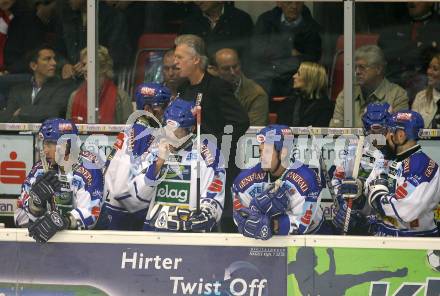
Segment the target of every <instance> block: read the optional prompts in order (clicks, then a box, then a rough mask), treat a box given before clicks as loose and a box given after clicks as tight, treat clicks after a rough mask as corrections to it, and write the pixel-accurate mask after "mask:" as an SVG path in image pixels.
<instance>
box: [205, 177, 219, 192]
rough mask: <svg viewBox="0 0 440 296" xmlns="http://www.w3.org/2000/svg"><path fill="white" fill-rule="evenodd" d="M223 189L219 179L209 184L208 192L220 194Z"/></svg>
mask: <svg viewBox="0 0 440 296" xmlns="http://www.w3.org/2000/svg"><path fill="white" fill-rule="evenodd" d="M222 189H223V182H222V180H220V179H214V180H213V181H212V182H211V184H209V187H208V190H209V191H211V192H221V191H222Z"/></svg>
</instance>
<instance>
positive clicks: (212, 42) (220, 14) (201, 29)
mask: <svg viewBox="0 0 440 296" xmlns="http://www.w3.org/2000/svg"><path fill="white" fill-rule="evenodd" d="M195 4H196V7H194V11H193V13H192V14H190V15H189V16H188V17H187V18H186V19H185V20H184V22H183V25H182V29H181V34H194V35H197V36H200V37H202V38H203V40H204V41H205V43H206V46H207V53H208V56H212V55H214V54H215V52H216V51H217V50H219V49H221V48H233V49H235V50H236V51H237V52H238V54H239V55H240V57H241V58H243V55H244V53H245V51H246V49H247V48H248V45H249V44H248V43H249V38H250V37H251V36H252V31H253V27H254V24H253V22H252V19H251V17H250V16H249V14H247V13H246V12H244V11H242V10H240V9H238V8H235V7H234V6H233V5H232V4H225V3H224V2H223V1H196V2H195Z"/></svg>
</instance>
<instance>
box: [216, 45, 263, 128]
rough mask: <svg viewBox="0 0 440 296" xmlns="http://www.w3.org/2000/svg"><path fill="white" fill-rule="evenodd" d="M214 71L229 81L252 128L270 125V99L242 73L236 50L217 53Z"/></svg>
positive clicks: (221, 50)
mask: <svg viewBox="0 0 440 296" xmlns="http://www.w3.org/2000/svg"><path fill="white" fill-rule="evenodd" d="M213 62H214V65H213V66H214V67H213V68H214V71H215V72H216V74H217V75H218V76H219V77H220V78H222V79H224V80H226V81H229V82H230V83H231V84H232V86H233V88H234V94H235V96H236V97H237V99H238V100H239V101H240V103H241V105H242V106H243V108H244V109H245V110H246V112H247V113H248V116H249V121H250V124H251V125H252V126H265V125H267V123H268V114H269V99H268V97H267V94H266V92H265V91H264V90H263V88H262V87H261V86H260V85H258V84H257V83H256V82H254V81H253V80H251V79H249V78H247V77H246V76H245V75H244V74H243V72H242V71H241V62H240V59H239V58H238V54H237V52H236V51H235V50H234V49H231V48H222V49H220V50H219V51H217V52H216V53H215V58H214V61H213Z"/></svg>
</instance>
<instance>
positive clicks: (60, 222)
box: [28, 211, 69, 243]
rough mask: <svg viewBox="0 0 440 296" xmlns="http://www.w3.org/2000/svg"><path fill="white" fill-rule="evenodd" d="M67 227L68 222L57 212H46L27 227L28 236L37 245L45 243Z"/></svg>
mask: <svg viewBox="0 0 440 296" xmlns="http://www.w3.org/2000/svg"><path fill="white" fill-rule="evenodd" d="M68 227H69V222H68V220H67V219H66V218H65V217H63V216H62V215H61V214H60V213H58V212H57V211H48V212H46V214H44V216H42V217H40V218H38V219H37V220H36V221H35V222H33V223H32V224H30V225H29V227H28V230H29V236H30V237H32V238H33V239H35V240H36V241H37V242H38V243H46V242H47V241H48V240H49V239H50V238H51V237H53V236H54V235H55V233H57V232H58V231H60V230H63V229H67V228H68Z"/></svg>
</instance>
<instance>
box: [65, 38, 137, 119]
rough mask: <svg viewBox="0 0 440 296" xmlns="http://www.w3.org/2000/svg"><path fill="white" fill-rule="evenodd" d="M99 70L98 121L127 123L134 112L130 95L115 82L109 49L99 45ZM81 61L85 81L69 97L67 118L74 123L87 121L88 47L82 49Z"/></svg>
mask: <svg viewBox="0 0 440 296" xmlns="http://www.w3.org/2000/svg"><path fill="white" fill-rule="evenodd" d="M97 60H98V70H99V74H98V76H99V79H98V83H99V98H98V101H97V102H96V104H97V106H98V107H99V111H98V118H97V119H96V122H97V123H118V124H122V123H126V122H127V119H128V117H129V116H130V114H131V113H132V112H133V105H132V104H131V100H130V98H129V95H128V94H127V93H126V92H125V91H124V90H121V89H119V88H118V87H117V86H116V85H115V84H114V82H113V80H112V79H113V61H112V58H111V57H110V54H109V52H108V49H107V48H105V47H104V46H99V48H98V52H97ZM80 61H81V65H82V73H83V75H84V78H85V80H84V82H83V83H82V84H81V85H80V86H79V88H78V89H77V90H75V91H74V92H73V93H72V94H71V96H70V99H69V104H68V108H67V114H66V118H67V119H72V121H73V122H74V123H87V77H88V76H87V48H84V49H83V50H81V53H80Z"/></svg>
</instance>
